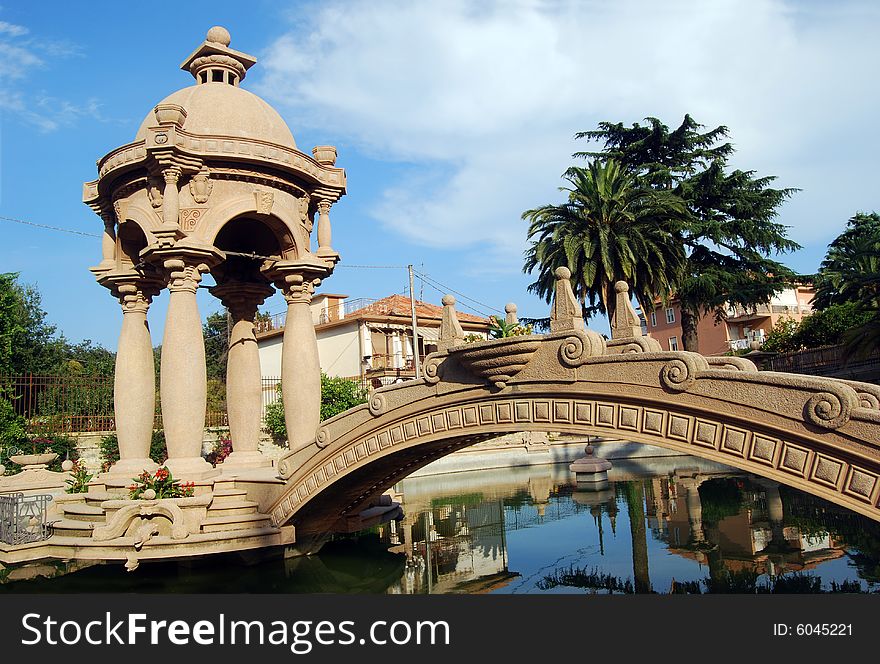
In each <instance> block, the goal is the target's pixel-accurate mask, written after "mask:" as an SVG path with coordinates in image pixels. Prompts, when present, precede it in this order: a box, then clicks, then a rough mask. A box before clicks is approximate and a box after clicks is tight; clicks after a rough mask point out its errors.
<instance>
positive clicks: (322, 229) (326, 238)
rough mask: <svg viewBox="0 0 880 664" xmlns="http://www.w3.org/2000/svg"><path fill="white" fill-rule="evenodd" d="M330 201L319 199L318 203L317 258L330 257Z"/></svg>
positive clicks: (331, 249) (331, 251)
mask: <svg viewBox="0 0 880 664" xmlns="http://www.w3.org/2000/svg"><path fill="white" fill-rule="evenodd" d="M330 205H331V203H330V201H328V200H327V199H321V200H319V201H318V251H317V254H318V256H324V255H332V254H335V253H336V252H334V251H333V248H332V245H331V244H330V242H331V234H332V231H331V229H330Z"/></svg>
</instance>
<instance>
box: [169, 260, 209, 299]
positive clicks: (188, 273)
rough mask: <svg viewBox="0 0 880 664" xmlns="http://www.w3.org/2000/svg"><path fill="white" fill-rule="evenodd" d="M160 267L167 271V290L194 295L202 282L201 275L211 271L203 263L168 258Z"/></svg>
mask: <svg viewBox="0 0 880 664" xmlns="http://www.w3.org/2000/svg"><path fill="white" fill-rule="evenodd" d="M162 265H163V267H164V268H165V269H166V270H168V290H169V291H171V292H172V293H175V292H177V291H188V292H190V293H195V292H196V291H197V290H198V289H199V284H200V283H201V281H202V273H204V272H207V271H208V270H210V269H211V267H210V266H209V265H207V264H205V263H195V262H187V261H185V260H183V259H180V258H168V259H166V260H165V261H164V263H163V264H162Z"/></svg>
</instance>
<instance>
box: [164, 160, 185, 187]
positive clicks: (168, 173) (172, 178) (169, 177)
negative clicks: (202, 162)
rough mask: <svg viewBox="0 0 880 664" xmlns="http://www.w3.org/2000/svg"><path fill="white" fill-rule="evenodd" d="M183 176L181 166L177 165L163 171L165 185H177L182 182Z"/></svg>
mask: <svg viewBox="0 0 880 664" xmlns="http://www.w3.org/2000/svg"><path fill="white" fill-rule="evenodd" d="M182 174H183V171H182V170H181V168H180V166H177V165H176V164H175V165H173V166H169V167H168V168H165V169H163V170H162V177H163V178H164V179H165V184H176V183H177V181H178V180H180V176H181V175H182Z"/></svg>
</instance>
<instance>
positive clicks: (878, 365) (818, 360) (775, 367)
mask: <svg viewBox="0 0 880 664" xmlns="http://www.w3.org/2000/svg"><path fill="white" fill-rule="evenodd" d="M767 368H768V369H769V370H771V371H785V372H788V373H800V374H811V375H816V376H827V375H831V374H834V373H837V372H839V371H842V370H846V371H848V372H851V373H855V372H859V371H870V370H871V369H872V368H875V369H876V370H878V371H880V350H876V351H874V352H873V353H871V354H870V355H869V356H868V357H865V358H862V359H859V360H855V359H850V360H849V361H847V358H846V357H845V356H844V354H843V346H823V347H822V348H811V349H809V350H801V351H796V352H793V353H782V354H780V355H777V356H776V357H772V358H770V359H769V360H767Z"/></svg>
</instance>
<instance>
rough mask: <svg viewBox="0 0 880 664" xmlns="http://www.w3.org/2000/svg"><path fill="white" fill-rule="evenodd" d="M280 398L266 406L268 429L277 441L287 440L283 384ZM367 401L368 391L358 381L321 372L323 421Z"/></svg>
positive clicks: (279, 386) (279, 388) (266, 426)
mask: <svg viewBox="0 0 880 664" xmlns="http://www.w3.org/2000/svg"><path fill="white" fill-rule="evenodd" d="M276 389H277V394H278V398H277V399H276V400H275V402H274V403H271V404H269V405H268V406H266V425H265V428H266V431H267V432H268V433H269V435H271V436H272V439H273V440H274V441H275V442H276V443H280V442H282V441H285V440H287V426H286V425H285V423H284V403H283V402H282V399H281V385H278V387H277V388H276ZM366 402H367V391H366V390H365V389H363V388H362V387H361V386H360V385H359V384H358V383H357V382H356V381H353V380H349V379H348V378H331V377H330V376H328V375H327V374H325V373H323V372H322V373H321V421H322V422H323V421H324V420H329V419H330V418H331V417H333V416H334V415H338V414H339V413H342V412H345V411H346V410H348V409H350V408H354V407H355V406H358V405H360V404H362V403H366Z"/></svg>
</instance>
